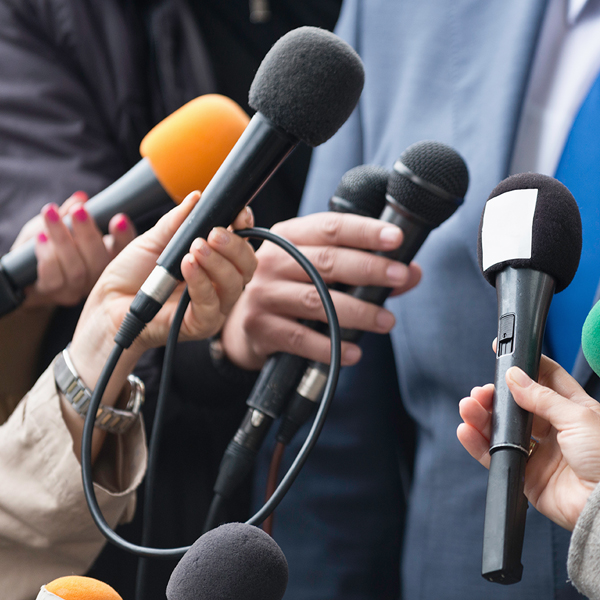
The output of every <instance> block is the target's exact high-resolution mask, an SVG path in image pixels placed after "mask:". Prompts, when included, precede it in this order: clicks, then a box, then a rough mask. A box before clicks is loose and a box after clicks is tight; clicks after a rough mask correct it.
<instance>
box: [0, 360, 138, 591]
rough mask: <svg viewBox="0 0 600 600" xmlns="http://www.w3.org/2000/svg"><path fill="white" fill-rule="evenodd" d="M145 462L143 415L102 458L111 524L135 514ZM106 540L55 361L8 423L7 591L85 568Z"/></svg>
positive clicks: (4, 443)
mask: <svg viewBox="0 0 600 600" xmlns="http://www.w3.org/2000/svg"><path fill="white" fill-rule="evenodd" d="M145 467H146V444H145V436H144V429H143V425H142V421H141V418H140V419H138V421H137V423H135V424H134V425H133V427H132V428H131V429H130V430H129V431H127V432H126V433H125V434H123V435H121V436H115V435H109V436H107V438H106V442H105V444H104V446H103V448H102V451H101V454H100V455H99V456H98V458H97V460H96V462H95V464H94V482H95V489H96V495H97V498H98V502H99V504H100V508H101V509H102V513H103V514H104V516H105V518H106V520H107V521H108V523H109V524H110V525H111V527H113V528H114V527H115V526H116V525H117V524H118V523H120V522H125V521H128V520H130V519H131V518H132V517H133V513H134V510H135V489H136V488H137V486H138V485H139V484H140V482H141V480H142V477H143V474H144V471H145ZM104 543H105V539H104V537H103V536H102V534H101V533H100V532H99V531H98V529H97V528H96V526H95V524H94V522H93V521H92V518H91V517H90V515H89V512H88V508H87V504H86V501H85V497H84V494H83V487H82V483H81V467H80V464H79V462H78V461H77V459H76V457H75V454H74V453H73V440H72V438H71V435H70V434H69V432H68V430H67V428H66V426H65V424H64V421H63V419H62V415H61V409H60V399H59V396H58V393H57V390H56V387H55V384H54V377H53V368H52V366H51V367H49V368H48V369H47V370H46V371H45V372H44V374H43V375H42V376H41V377H40V379H39V380H38V382H37V383H36V385H35V387H34V388H33V389H32V390H31V391H30V392H29V394H28V395H27V396H25V398H23V400H22V401H21V402H20V404H19V405H18V406H17V408H16V410H15V411H14V412H13V414H12V415H11V417H10V419H9V420H8V421H7V422H6V423H5V424H4V425H2V426H1V427H0V565H2V568H0V587H1V588H2V589H3V590H4V592H3V598H4V599H5V600H26V599H30V598H33V597H35V595H36V594H37V592H38V590H39V588H40V586H41V585H43V584H44V583H47V582H49V581H52V580H53V579H55V578H57V577H60V576H63V575H68V574H83V573H85V572H86V571H87V569H88V568H89V566H90V565H91V564H92V562H93V561H94V559H95V558H96V556H97V555H98V554H99V552H100V550H101V549H102V547H103V546H104Z"/></svg>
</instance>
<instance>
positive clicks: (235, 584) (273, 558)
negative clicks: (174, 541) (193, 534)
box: [167, 523, 288, 600]
mask: <svg viewBox="0 0 600 600" xmlns="http://www.w3.org/2000/svg"><path fill="white" fill-rule="evenodd" d="M287 580H288V565H287V561H286V559H285V556H284V554H283V552H282V551H281V548H280V547H279V546H278V545H277V542H275V540H274V539H273V538H272V537H271V536H270V535H268V534H267V533H265V532H264V531H263V530H262V529H258V528H257V527H254V526H252V525H247V524H245V523H227V524H226V525H221V526H220V527H217V528H216V529H213V530H212V531H209V532H208V533H205V534H204V535H203V536H201V537H200V538H199V539H198V540H196V542H195V543H194V544H193V546H192V547H191V548H190V549H189V550H188V551H187V552H186V553H185V554H184V556H183V558H182V559H181V560H180V561H179V563H177V566H176V567H175V569H174V571H173V573H172V574H171V578H170V579H169V583H168V585H167V598H168V600H231V599H234V598H235V599H237V598H244V600H281V598H283V594H284V593H285V589H286V587H287Z"/></svg>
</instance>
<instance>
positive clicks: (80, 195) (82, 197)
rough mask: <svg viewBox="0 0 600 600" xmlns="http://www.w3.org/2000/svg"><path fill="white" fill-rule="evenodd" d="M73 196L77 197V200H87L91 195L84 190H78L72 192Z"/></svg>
mask: <svg viewBox="0 0 600 600" xmlns="http://www.w3.org/2000/svg"><path fill="white" fill-rule="evenodd" d="M71 198H75V199H76V200H79V202H87V201H88V199H89V196H88V195H87V193H86V192H84V191H83V190H77V191H76V192H73V193H72V194H71Z"/></svg>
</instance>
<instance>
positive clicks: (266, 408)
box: [213, 165, 388, 499]
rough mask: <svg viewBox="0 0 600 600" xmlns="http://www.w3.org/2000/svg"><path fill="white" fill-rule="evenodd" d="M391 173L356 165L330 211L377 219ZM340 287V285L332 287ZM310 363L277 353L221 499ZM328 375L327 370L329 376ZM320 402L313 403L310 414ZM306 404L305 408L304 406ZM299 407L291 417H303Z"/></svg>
mask: <svg viewBox="0 0 600 600" xmlns="http://www.w3.org/2000/svg"><path fill="white" fill-rule="evenodd" d="M387 179H388V171H387V170H386V169H384V168H382V167H377V166H374V165H362V166H359V167H354V168H353V169H350V170H349V171H348V172H347V173H346V174H345V175H344V176H343V177H342V178H341V180H340V183H339V184H338V187H337V188H336V190H335V192H334V194H333V196H332V197H331V199H330V200H329V210H331V211H334V212H342V213H353V214H359V215H363V216H366V217H374V218H375V217H377V215H379V214H381V211H382V210H383V207H384V205H385V189H386V184H387ZM332 287H335V289H340V286H332ZM304 324H305V325H307V326H309V327H312V328H313V329H317V330H322V331H324V329H325V327H326V326H325V324H324V323H321V322H319V321H310V322H309V321H305V322H304ZM307 362H308V361H307V360H306V359H305V358H302V357H301V356H296V355H295V354H288V353H283V352H280V353H277V354H275V355H273V356H271V357H270V358H269V359H268V360H267V362H266V363H265V365H264V367H263V368H262V370H261V372H260V375H259V377H258V379H257V381H256V383H255V384H254V387H253V388H252V391H251V392H250V396H249V397H248V400H247V401H246V404H247V405H248V410H247V412H246V415H245V416H244V419H243V421H242V424H241V425H240V427H239V429H238V430H237V432H236V434H235V435H234V437H233V439H232V440H231V442H229V445H228V446H227V449H226V450H225V454H224V455H223V459H222V460H221V465H220V467H219V474H218V476H217V479H216V482H215V485H214V488H213V491H214V493H215V494H216V495H218V496H220V497H221V498H224V499H227V498H230V497H231V496H232V494H233V493H234V491H235V490H236V489H237V487H238V486H239V485H240V484H241V483H242V482H243V481H244V479H245V478H246V477H247V475H248V474H249V473H250V471H251V469H252V466H253V465H254V460H255V458H256V455H257V453H258V450H259V449H260V446H261V445H262V443H263V441H264V439H265V437H266V435H267V432H268V431H269V429H270V427H271V424H272V423H273V421H274V420H275V419H277V418H278V417H279V416H281V412H282V410H283V409H284V407H285V403H286V401H287V399H288V397H289V395H290V393H291V391H292V390H293V388H294V387H295V386H296V385H297V383H298V381H299V379H300V377H301V375H302V372H303V371H304V369H305V367H306V363H307ZM326 377H327V374H325V378H326ZM313 406H314V403H312V402H311V403H310V406H309V407H308V408H309V413H308V414H307V415H306V418H307V419H308V417H309V416H310V412H311V411H312V407H313ZM303 409H304V407H303V406H301V407H300V408H299V410H301V411H302V410H303ZM296 412H297V411H293V412H292V416H291V417H290V418H291V419H293V420H297V419H298V418H299V417H298V416H296Z"/></svg>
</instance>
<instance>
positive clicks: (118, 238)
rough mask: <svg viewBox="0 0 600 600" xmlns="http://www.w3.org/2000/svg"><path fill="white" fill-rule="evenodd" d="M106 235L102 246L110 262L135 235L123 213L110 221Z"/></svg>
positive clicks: (131, 224) (128, 219) (132, 227)
mask: <svg viewBox="0 0 600 600" xmlns="http://www.w3.org/2000/svg"><path fill="white" fill-rule="evenodd" d="M108 233H109V235H108V236H104V245H105V247H106V250H107V252H108V256H109V258H110V259H111V260H112V259H113V258H114V257H115V256H117V254H119V253H120V252H121V250H123V248H125V246H127V244H129V243H130V242H131V241H132V240H133V239H135V236H136V235H137V232H136V230H135V227H134V225H133V223H132V222H131V219H130V218H129V217H128V216H127V215H125V214H123V213H121V214H118V215H115V216H114V217H113V218H112V219H111V220H110V222H109V223H108Z"/></svg>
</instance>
